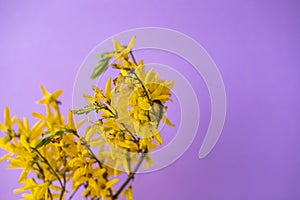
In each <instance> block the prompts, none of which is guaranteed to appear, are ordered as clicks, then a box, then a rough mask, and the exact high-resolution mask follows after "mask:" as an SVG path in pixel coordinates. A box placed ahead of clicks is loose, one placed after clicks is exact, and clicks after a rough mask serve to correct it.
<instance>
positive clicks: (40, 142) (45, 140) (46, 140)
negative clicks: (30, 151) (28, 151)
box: [34, 130, 66, 149]
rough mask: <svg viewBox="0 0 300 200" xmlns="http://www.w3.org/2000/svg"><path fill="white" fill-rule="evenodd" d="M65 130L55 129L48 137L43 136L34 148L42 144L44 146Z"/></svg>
mask: <svg viewBox="0 0 300 200" xmlns="http://www.w3.org/2000/svg"><path fill="white" fill-rule="evenodd" d="M65 132H66V131H65V130H59V131H56V132H55V134H53V135H50V136H48V137H45V138H43V139H41V140H40V141H39V142H38V143H37V145H36V146H35V147H34V149H38V148H40V147H42V146H45V145H47V144H49V143H50V142H51V140H52V139H53V138H54V137H56V136H59V135H62V134H63V133H65Z"/></svg>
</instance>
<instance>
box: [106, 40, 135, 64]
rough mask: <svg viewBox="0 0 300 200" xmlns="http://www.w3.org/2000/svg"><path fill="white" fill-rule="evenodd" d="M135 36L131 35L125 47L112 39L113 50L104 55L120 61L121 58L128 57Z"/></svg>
mask: <svg viewBox="0 0 300 200" xmlns="http://www.w3.org/2000/svg"><path fill="white" fill-rule="evenodd" d="M135 40H136V37H135V36H133V37H132V38H131V40H130V42H129V44H128V46H127V47H124V46H123V45H122V44H121V43H119V42H118V41H116V40H114V39H113V44H114V52H113V53H109V54H105V57H107V58H111V57H114V58H115V59H116V60H117V61H118V62H121V61H122V60H123V58H128V53H129V52H130V51H131V48H132V47H133V45H134V43H135Z"/></svg>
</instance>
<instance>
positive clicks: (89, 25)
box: [0, 0, 300, 200]
mask: <svg viewBox="0 0 300 200" xmlns="http://www.w3.org/2000/svg"><path fill="white" fill-rule="evenodd" d="M299 10H300V2H299V1H296V0H285V1H283V0H275V1H270V0H252V1H250V0H228V1H220V0H211V1H198V0H192V1H179V0H178V1H177V0H173V1H170V0H166V1H157V0H152V1H137V0H132V1H108V0H101V1H70V0H68V1H51V2H50V1H48V2H43V1H37V0H36V1H34V0H32V1H8V0H6V1H5V0H0V59H1V62H0V113H1V114H0V121H1V122H2V121H3V114H2V113H3V110H4V107H5V106H9V107H10V109H11V113H12V114H13V115H18V116H19V117H23V116H26V117H29V118H30V115H31V112H32V111H37V112H43V107H42V106H40V105H37V104H35V101H36V100H38V99H40V97H41V92H40V88H39V85H40V84H43V85H45V87H46V88H47V89H48V90H49V91H51V92H53V91H54V90H56V89H63V90H64V93H63V95H62V97H61V101H62V102H63V105H62V112H63V113H64V114H66V113H67V111H68V110H69V109H71V108H72V91H73V83H74V80H75V79H76V73H77V71H78V70H79V67H80V65H81V63H82V62H83V60H84V59H85V57H86V56H87V55H88V53H89V52H90V51H91V50H92V49H93V48H94V47H95V46H96V45H98V44H99V43H100V42H102V41H103V40H105V39H107V38H108V37H111V36H112V35H114V34H117V33H119V32H121V31H125V30H128V29H132V28H140V27H147V26H155V27H163V28H169V29H174V30H176V31H180V32H182V33H184V34H186V35H188V36H190V37H191V38H193V39H195V40H196V41H197V42H198V43H200V44H201V45H202V46H203V47H204V48H205V49H206V50H207V51H208V53H209V54H210V56H211V57H212V59H213V60H214V61H215V63H216V64H217V66H218V68H219V70H220V73H221V75H222V77H223V81H224V84H225V88H226V93H227V117H226V122H225V126H224V129H223V133H222V135H221V137H220V140H219V141H218V143H217V145H216V146H215V148H214V149H213V151H212V152H211V153H210V154H209V155H208V156H207V157H206V158H204V159H202V160H200V159H199V158H198V151H199V147H200V146H201V144H202V140H203V138H204V134H205V132H206V130H207V127H208V124H209V120H210V102H209V94H208V93H207V89H206V86H205V84H204V82H203V80H202V79H201V77H197V76H196V75H193V71H192V68H191V67H188V63H186V62H185V61H180V59H178V58H176V59H175V58H173V57H172V56H170V55H167V54H166V53H162V54H160V55H158V54H156V53H157V52H156V53H153V54H152V55H153V56H152V57H151V56H149V54H148V56H147V58H148V60H146V61H147V62H158V63H163V64H167V65H170V66H174V67H175V68H176V69H177V70H182V71H181V72H182V74H184V75H185V76H186V77H187V78H189V77H190V81H191V83H192V84H194V85H193V87H194V88H197V95H198V96H199V105H200V107H201V121H200V126H199V131H198V134H197V136H196V138H195V140H194V141H193V143H192V145H191V146H190V148H189V149H188V150H187V151H186V152H185V154H184V155H183V156H182V157H181V158H180V159H178V160H177V161H176V162H175V163H173V164H172V165H170V166H168V167H166V168H164V169H161V170H159V171H156V172H152V173H147V174H141V175H138V176H137V177H136V178H135V180H134V185H133V186H134V187H133V191H134V195H135V199H137V200H150V199H151V200H153V199H156V200H165V199H172V200H182V199H204V200H227V199H228V200H229V199H230V200H233V199H234V200H239V199H243V200H253V199H256V200H266V199H270V200H277V199H278V200H282V199H289V200H297V199H300V190H299V186H300V153H299V152H300V135H299V130H300V123H299V122H300V121H299V120H300V105H299V102H300V91H299V86H300V77H299V75H300V57H299V55H298V54H299V52H300V37H299V35H300V27H299V24H300V14H299V13H300V12H299ZM174 42H176V41H174ZM150 53H151V51H150ZM145 54H147V51H146V52H144V55H145ZM141 55H143V54H141ZM140 57H142V56H140ZM151 59H153V60H151ZM192 76H193V77H192ZM191 77H192V78H191ZM196 80H197V81H196ZM195 84H197V85H195ZM176 117H177V116H173V118H175V120H176ZM30 119H31V118H30ZM31 124H32V123H31ZM167 134H172V132H170V133H167ZM3 153H4V152H3V151H2V150H0V155H3ZM6 165H7V163H5V162H3V163H0V198H1V199H9V200H14V199H19V197H18V196H15V195H13V192H12V191H13V189H15V188H18V187H19V186H20V185H19V184H18V183H17V180H18V175H19V173H20V171H18V170H7V169H5V166H6ZM78 199H80V197H78Z"/></svg>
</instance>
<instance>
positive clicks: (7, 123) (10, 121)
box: [0, 107, 16, 132]
mask: <svg viewBox="0 0 300 200" xmlns="http://www.w3.org/2000/svg"><path fill="white" fill-rule="evenodd" d="M15 122H16V117H15V116H14V117H12V118H11V117H10V111H9V108H8V107H5V108H4V124H0V130H1V131H3V132H7V131H9V130H12V126H13V125H14V123H15Z"/></svg>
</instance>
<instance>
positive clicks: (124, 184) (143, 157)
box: [112, 150, 148, 200]
mask: <svg viewBox="0 0 300 200" xmlns="http://www.w3.org/2000/svg"><path fill="white" fill-rule="evenodd" d="M147 153H148V151H147V150H145V152H144V153H143V154H142V156H141V158H140V160H139V162H138V164H137V165H136V166H135V168H134V170H133V172H130V174H129V175H128V177H127V179H126V180H125V182H124V183H123V184H122V186H121V187H120V188H119V189H118V191H117V192H116V193H115V195H114V196H113V197H112V198H113V200H116V199H118V196H119V195H120V194H121V192H122V191H123V190H124V188H125V187H126V186H127V185H128V183H129V182H130V181H131V180H132V179H134V175H135V174H136V172H137V171H138V170H139V168H140V166H141V164H142V163H143V161H144V159H145V157H146V155H147Z"/></svg>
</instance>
